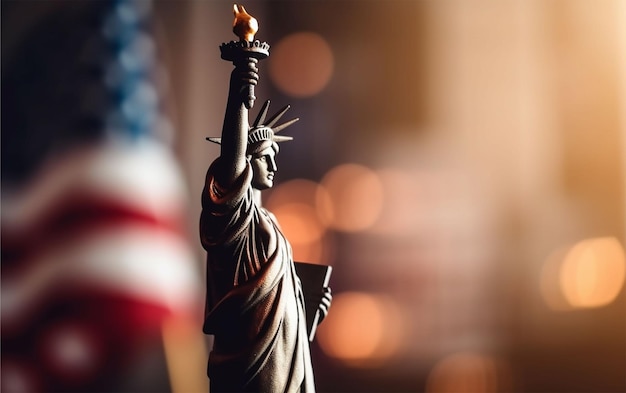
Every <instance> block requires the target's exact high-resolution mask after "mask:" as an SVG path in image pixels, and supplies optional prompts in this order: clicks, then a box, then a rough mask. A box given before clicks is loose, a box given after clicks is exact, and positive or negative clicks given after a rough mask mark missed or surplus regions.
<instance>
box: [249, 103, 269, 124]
mask: <svg viewBox="0 0 626 393" xmlns="http://www.w3.org/2000/svg"><path fill="white" fill-rule="evenodd" d="M269 108H270V100H267V101H265V103H264V104H263V107H262V108H261V111H260V112H259V115H258V116H257V117H256V120H255V121H254V123H253V124H252V127H253V128H254V127H258V126H260V125H261V124H263V122H264V121H265V116H267V111H268V109H269Z"/></svg>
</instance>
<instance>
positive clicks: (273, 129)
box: [272, 117, 300, 134]
mask: <svg viewBox="0 0 626 393" xmlns="http://www.w3.org/2000/svg"><path fill="white" fill-rule="evenodd" d="M298 120H300V119H299V118H297V117H296V118H295V119H292V120H289V121H288V122H286V123H283V124H281V125H279V126H276V127H274V128H272V131H274V133H275V134H277V133H278V132H280V130H282V129H284V128H287V127H289V126H290V125H292V124H293V123H295V122H297V121H298Z"/></svg>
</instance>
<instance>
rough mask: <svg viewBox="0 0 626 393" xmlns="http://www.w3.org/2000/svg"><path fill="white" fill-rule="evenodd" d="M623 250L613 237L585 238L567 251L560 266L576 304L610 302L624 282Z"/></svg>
mask: <svg viewBox="0 0 626 393" xmlns="http://www.w3.org/2000/svg"><path fill="white" fill-rule="evenodd" d="M625 275H626V263H625V261H624V250H623V248H622V246H621V244H620V243H619V241H617V239H615V238H612V237H605V238H595V239H588V240H584V241H582V242H580V243H578V244H576V245H575V246H574V247H572V248H571V250H570V251H569V252H568V253H567V255H566V257H565V260H564V261H563V265H562V267H561V269H560V275H559V278H560V286H561V290H562V291H563V295H564V296H565V299H566V300H567V302H568V303H569V305H571V306H573V307H601V306H604V305H607V304H609V303H611V302H612V301H613V300H615V298H616V297H617V295H618V294H619V292H620V290H621V289H622V287H623V285H624V277H625Z"/></svg>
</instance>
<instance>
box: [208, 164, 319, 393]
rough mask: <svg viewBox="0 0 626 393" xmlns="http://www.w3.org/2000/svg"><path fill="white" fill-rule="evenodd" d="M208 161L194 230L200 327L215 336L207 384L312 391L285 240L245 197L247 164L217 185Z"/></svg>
mask: <svg viewBox="0 0 626 393" xmlns="http://www.w3.org/2000/svg"><path fill="white" fill-rule="evenodd" d="M217 165H219V159H218V160H216V161H215V162H214V163H213V165H211V167H210V168H209V171H208V173H207V178H206V186H205V189H204V191H203V195H202V215H201V219H200V236H201V240H202V245H203V247H204V248H205V249H206V250H207V303H206V312H205V323H204V332H205V333H207V334H213V335H214V336H215V340H214V347H213V350H212V352H211V354H210V357H209V370H208V373H209V377H210V381H211V390H212V391H214V392H218V391H254V392H298V391H302V392H312V391H314V390H315V388H314V385H313V370H312V367H311V358H310V354H309V344H308V340H307V334H306V319H305V314H304V297H303V294H302V288H301V285H300V280H299V278H298V276H297V275H296V273H295V267H294V263H293V257H292V252H291V246H290V245H289V243H288V241H287V239H286V238H285V237H284V235H283V234H282V232H281V231H280V228H279V226H278V223H277V222H276V219H275V218H274V216H273V215H272V214H271V213H270V212H268V211H267V210H265V209H263V208H262V207H260V206H259V205H258V204H257V203H256V201H255V200H254V196H253V189H252V186H251V180H252V170H251V168H250V166H249V165H248V168H247V170H246V171H245V172H244V174H243V175H242V176H241V178H240V179H239V180H238V181H237V182H236V184H235V185H234V186H233V187H232V189H230V190H223V189H221V188H220V187H219V185H218V184H217V183H216V182H215V179H214V176H213V174H214V173H215V168H216V166H217Z"/></svg>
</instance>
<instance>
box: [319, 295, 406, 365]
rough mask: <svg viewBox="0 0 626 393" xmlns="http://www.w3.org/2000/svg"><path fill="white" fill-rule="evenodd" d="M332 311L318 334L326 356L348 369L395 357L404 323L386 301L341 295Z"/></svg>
mask: <svg viewBox="0 0 626 393" xmlns="http://www.w3.org/2000/svg"><path fill="white" fill-rule="evenodd" d="M332 309H333V312H332V313H330V314H329V315H328V317H327V318H326V320H324V323H323V324H321V325H320V326H319V328H318V332H317V339H318V342H319V344H320V346H321V348H322V350H323V351H324V352H325V353H326V354H327V355H328V356H331V357H333V358H335V359H338V360H341V361H343V362H345V363H347V364H348V365H350V366H355V367H369V366H373V365H376V364H378V363H379V362H380V361H382V360H385V359H388V358H389V357H391V356H392V355H393V354H394V353H396V351H397V349H398V344H399V342H400V341H401V338H402V336H403V332H404V321H403V319H402V317H401V313H400V312H399V311H398V308H397V307H396V305H395V303H393V301H391V300H390V299H389V298H387V297H383V296H377V295H372V294H367V293H361V292H344V293H341V294H338V295H336V296H335V297H334V299H333V306H332Z"/></svg>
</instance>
